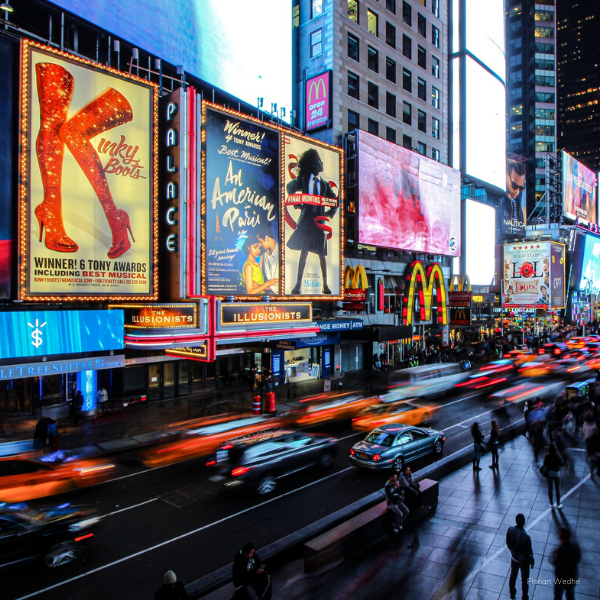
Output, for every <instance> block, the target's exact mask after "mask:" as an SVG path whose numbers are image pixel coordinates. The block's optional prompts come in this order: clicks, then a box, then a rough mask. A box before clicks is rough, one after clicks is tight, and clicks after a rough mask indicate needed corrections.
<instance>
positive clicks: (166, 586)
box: [154, 571, 188, 600]
mask: <svg viewBox="0 0 600 600" xmlns="http://www.w3.org/2000/svg"><path fill="white" fill-rule="evenodd" d="M187 598H188V595H187V592H186V591H185V586H184V585H183V583H182V582H181V581H179V580H178V579H177V575H175V573H173V571H167V572H166V573H165V574H164V576H163V584H162V585H161V586H160V587H159V588H158V590H157V591H156V594H154V600H187Z"/></svg>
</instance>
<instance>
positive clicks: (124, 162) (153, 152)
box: [19, 41, 158, 300]
mask: <svg viewBox="0 0 600 600" xmlns="http://www.w3.org/2000/svg"><path fill="white" fill-rule="evenodd" d="M21 68H22V77H21V131H22V139H21V198H20V231H19V239H20V255H21V264H20V278H19V297H20V298H21V299H28V300H46V299H48V297H60V298H61V300H80V299H83V298H90V299H91V298H93V299H96V300H100V299H103V298H109V297H110V298H123V299H125V298H127V299H134V298H140V299H142V298H144V299H148V298H153V297H156V294H157V289H156V284H157V271H156V264H155V261H156V250H157V248H156V240H157V220H156V193H157V186H156V169H157V165H156V157H157V146H156V144H157V137H156V127H157V110H156V107H157V99H158V90H157V87H156V86H155V85H154V84H152V83H150V82H148V81H146V80H143V79H140V78H138V77H134V76H130V75H126V74H123V73H120V72H118V71H116V70H114V69H111V68H109V67H105V66H103V65H100V64H97V63H94V62H92V61H89V60H85V59H81V58H78V57H75V56H71V55H69V54H67V53H65V52H60V51H58V50H54V49H52V48H49V47H45V46H41V45H39V44H34V43H31V42H28V41H24V42H23V46H22V65H21Z"/></svg>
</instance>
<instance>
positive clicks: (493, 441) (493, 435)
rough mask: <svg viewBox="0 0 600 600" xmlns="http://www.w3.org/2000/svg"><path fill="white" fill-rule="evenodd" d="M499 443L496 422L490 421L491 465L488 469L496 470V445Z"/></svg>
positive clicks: (498, 431)
mask: <svg viewBox="0 0 600 600" xmlns="http://www.w3.org/2000/svg"><path fill="white" fill-rule="evenodd" d="M499 443H500V427H498V423H496V421H492V430H491V431H490V452H491V453H492V464H491V465H490V469H497V468H498V467H499V464H498V445H499Z"/></svg>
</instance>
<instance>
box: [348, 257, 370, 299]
mask: <svg viewBox="0 0 600 600" xmlns="http://www.w3.org/2000/svg"><path fill="white" fill-rule="evenodd" d="M368 289H369V280H368V279H367V272H366V271H365V268H364V267H363V266H362V265H357V266H356V267H350V266H348V267H346V270H345V271H344V300H345V301H346V302H366V301H367V290H368Z"/></svg>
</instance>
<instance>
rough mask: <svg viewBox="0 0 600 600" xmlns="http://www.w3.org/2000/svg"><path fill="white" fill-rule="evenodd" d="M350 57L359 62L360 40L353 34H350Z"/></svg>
mask: <svg viewBox="0 0 600 600" xmlns="http://www.w3.org/2000/svg"><path fill="white" fill-rule="evenodd" d="M348 57H349V58H351V59H352V60H355V61H356V62H358V60H359V56H358V38H357V37H356V36H355V35H352V34H351V33H349V34H348Z"/></svg>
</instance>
